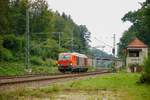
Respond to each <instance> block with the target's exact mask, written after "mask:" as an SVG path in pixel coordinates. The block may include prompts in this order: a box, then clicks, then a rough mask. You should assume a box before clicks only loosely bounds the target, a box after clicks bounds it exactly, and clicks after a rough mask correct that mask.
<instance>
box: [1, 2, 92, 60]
mask: <svg viewBox="0 0 150 100" xmlns="http://www.w3.org/2000/svg"><path fill="white" fill-rule="evenodd" d="M28 6H29V7H30V9H29V11H30V12H29V14H30V18H29V19H30V56H31V60H32V57H33V58H34V59H36V58H40V59H41V60H43V61H44V60H46V59H49V58H51V59H57V56H58V53H59V52H64V51H67V52H69V51H71V48H73V50H74V51H76V52H80V53H87V52H88V48H89V44H88V43H89V42H90V34H91V33H90V32H89V31H88V29H87V28H86V26H85V25H77V24H76V23H75V22H74V21H73V20H72V19H71V16H70V15H66V14H65V13H62V14H60V13H59V12H58V11H56V12H54V11H53V10H51V9H49V7H48V3H47V1H46V0H34V1H32V2H27V0H0V60H1V61H2V60H7V61H10V60H20V59H22V60H24V49H25V31H26V30H25V29H26V9H27V7H28ZM58 32H61V34H60V36H61V40H60V42H61V48H60V49H59V45H58V43H59V34H58ZM72 34H73V36H74V40H73V43H74V45H73V47H72V46H71V36H72Z"/></svg>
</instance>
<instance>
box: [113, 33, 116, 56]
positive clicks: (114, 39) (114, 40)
mask: <svg viewBox="0 0 150 100" xmlns="http://www.w3.org/2000/svg"><path fill="white" fill-rule="evenodd" d="M115 47H116V34H113V50H112V52H113V55H114V57H115V52H116V48H115Z"/></svg>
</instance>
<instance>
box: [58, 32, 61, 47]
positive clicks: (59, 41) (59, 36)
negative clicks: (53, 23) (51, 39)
mask: <svg viewBox="0 0 150 100" xmlns="http://www.w3.org/2000/svg"><path fill="white" fill-rule="evenodd" d="M58 34H59V50H60V41H61V40H60V38H61V37H60V34H61V32H58Z"/></svg>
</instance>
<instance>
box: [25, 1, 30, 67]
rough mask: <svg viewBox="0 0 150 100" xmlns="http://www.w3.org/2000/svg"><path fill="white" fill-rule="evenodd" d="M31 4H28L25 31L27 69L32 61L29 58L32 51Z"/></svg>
mask: <svg viewBox="0 0 150 100" xmlns="http://www.w3.org/2000/svg"><path fill="white" fill-rule="evenodd" d="M28 3H29V1H28ZM28 3H27V4H28ZM29 32H30V30H29V4H28V5H27V8H26V33H25V43H26V44H25V65H26V69H28V68H29V63H30V59H29V56H30V52H29V43H30V42H29V38H30V37H29Z"/></svg>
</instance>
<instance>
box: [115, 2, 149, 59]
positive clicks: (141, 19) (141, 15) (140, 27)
mask: <svg viewBox="0 0 150 100" xmlns="http://www.w3.org/2000/svg"><path fill="white" fill-rule="evenodd" d="M149 5H150V2H149V0H146V1H145V2H143V3H141V6H142V7H141V8H140V9H138V10H137V11H133V12H131V11H130V12H128V13H127V14H125V15H124V17H123V18H122V20H123V21H124V22H126V21H129V22H131V23H132V26H131V27H130V28H129V29H128V30H127V31H125V32H124V34H123V36H122V38H121V39H120V43H119V50H118V51H119V56H120V57H124V56H125V55H124V54H125V53H123V51H124V48H126V46H127V45H128V43H129V42H130V41H131V40H132V38H134V37H137V38H139V39H140V40H142V41H143V42H144V43H145V44H147V45H148V46H150V24H149V23H150V6H149Z"/></svg>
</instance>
